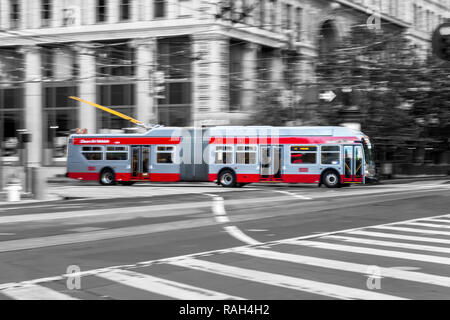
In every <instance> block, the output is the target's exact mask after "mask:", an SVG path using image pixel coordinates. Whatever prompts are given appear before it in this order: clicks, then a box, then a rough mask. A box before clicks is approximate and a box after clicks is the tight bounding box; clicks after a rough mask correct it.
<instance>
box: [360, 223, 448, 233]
mask: <svg viewBox="0 0 450 320" xmlns="http://www.w3.org/2000/svg"><path fill="white" fill-rule="evenodd" d="M396 224H398V223H396ZM368 228H375V229H386V230H396V231H406V232H415V233H428V234H440V235H443V236H450V231H439V230H427V229H416V228H403V227H393V226H390V225H381V226H375V227H368Z"/></svg>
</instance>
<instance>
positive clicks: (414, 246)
mask: <svg viewBox="0 0 450 320" xmlns="http://www.w3.org/2000/svg"><path fill="white" fill-rule="evenodd" d="M323 239H331V240H333V239H336V240H342V241H345V242H354V243H362V244H370V245H374V246H385V247H395V248H403V249H413V250H423V251H431V252H441V253H450V248H444V247H435V246H425V245H420V244H412V243H404V242H392V241H380V240H371V239H362V238H353V237H344V236H326V237H324V238H323Z"/></svg>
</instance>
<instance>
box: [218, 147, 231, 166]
mask: <svg viewBox="0 0 450 320" xmlns="http://www.w3.org/2000/svg"><path fill="white" fill-rule="evenodd" d="M233 155H234V154H233V146H216V150H215V163H216V164H232V163H233Z"/></svg>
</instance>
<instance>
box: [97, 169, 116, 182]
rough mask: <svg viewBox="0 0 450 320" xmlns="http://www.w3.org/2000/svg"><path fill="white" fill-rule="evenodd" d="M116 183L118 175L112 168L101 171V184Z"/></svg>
mask: <svg viewBox="0 0 450 320" xmlns="http://www.w3.org/2000/svg"><path fill="white" fill-rule="evenodd" d="M115 183H116V177H115V174H114V172H113V171H112V170H111V169H105V170H103V171H102V172H101V173H100V184H101V185H104V186H112V185H114V184H115Z"/></svg>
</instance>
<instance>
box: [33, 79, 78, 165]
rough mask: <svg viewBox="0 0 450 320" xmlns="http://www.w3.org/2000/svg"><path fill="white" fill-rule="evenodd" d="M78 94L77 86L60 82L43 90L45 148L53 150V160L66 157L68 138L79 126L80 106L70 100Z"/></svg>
mask: <svg viewBox="0 0 450 320" xmlns="http://www.w3.org/2000/svg"><path fill="white" fill-rule="evenodd" d="M66 83H68V82H66ZM77 93H78V89H77V86H72V85H66V86H64V85H61V84H60V83H59V82H58V83H53V84H48V85H46V86H45V87H44V88H43V97H42V99H43V107H44V125H45V126H46V127H44V137H45V142H46V143H45V148H46V149H50V150H52V156H53V158H64V157H65V156H66V147H67V137H68V136H69V134H70V133H71V132H72V131H73V130H74V129H75V128H77V126H78V104H77V102H76V101H74V100H72V99H69V98H68V97H69V96H77V95H78V94H77Z"/></svg>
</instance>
